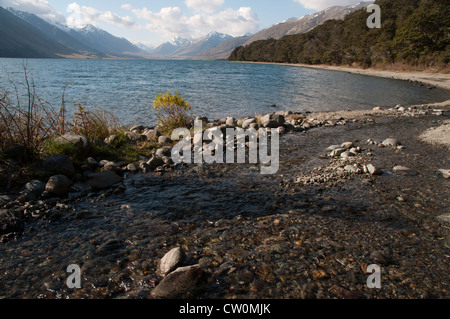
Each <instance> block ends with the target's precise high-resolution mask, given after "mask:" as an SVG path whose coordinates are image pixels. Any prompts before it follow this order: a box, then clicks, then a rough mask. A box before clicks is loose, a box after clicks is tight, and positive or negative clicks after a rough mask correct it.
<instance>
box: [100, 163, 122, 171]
mask: <svg viewBox="0 0 450 319" xmlns="http://www.w3.org/2000/svg"><path fill="white" fill-rule="evenodd" d="M103 170H105V171H112V172H116V173H117V172H120V171H121V169H120V166H119V165H117V164H116V163H114V162H107V163H106V164H105V165H103Z"/></svg>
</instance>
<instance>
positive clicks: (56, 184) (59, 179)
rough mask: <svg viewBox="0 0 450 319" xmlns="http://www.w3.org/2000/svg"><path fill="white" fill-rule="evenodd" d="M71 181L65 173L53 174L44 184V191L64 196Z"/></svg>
mask: <svg viewBox="0 0 450 319" xmlns="http://www.w3.org/2000/svg"><path fill="white" fill-rule="evenodd" d="M72 184H73V182H72V181H71V180H70V179H69V178H68V177H67V176H65V175H55V176H52V177H50V178H49V180H48V182H47V184H46V185H45V191H47V192H49V193H52V194H55V195H58V196H65V195H67V193H68V192H69V187H70V185H72Z"/></svg>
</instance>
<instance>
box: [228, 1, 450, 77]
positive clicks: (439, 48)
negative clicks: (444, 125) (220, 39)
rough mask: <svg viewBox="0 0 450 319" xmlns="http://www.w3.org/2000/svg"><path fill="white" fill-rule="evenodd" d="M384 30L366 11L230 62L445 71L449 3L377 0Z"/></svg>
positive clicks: (262, 45) (449, 55) (256, 46)
mask: <svg viewBox="0 0 450 319" xmlns="http://www.w3.org/2000/svg"><path fill="white" fill-rule="evenodd" d="M375 4H378V5H379V6H380V7H381V19H382V25H381V28H380V29H369V28H368V27H367V23H366V21H367V18H368V17H369V15H370V14H369V13H367V12H366V10H365V9H362V10H358V11H356V12H353V13H351V14H349V15H348V16H347V17H346V18H345V19H344V20H331V21H327V22H325V23H324V24H323V25H320V26H318V27H316V28H315V29H313V30H311V31H309V32H307V33H304V34H297V35H291V36H286V37H283V38H282V39H280V40H274V39H270V40H263V41H256V42H254V43H252V44H250V45H248V46H245V47H243V46H241V47H238V48H236V49H235V50H234V51H233V53H232V54H231V55H230V57H229V60H230V61H253V62H278V63H305V64H330V65H354V64H356V65H360V66H363V67H371V66H380V65H392V64H394V63H398V64H406V65H409V66H421V67H440V68H443V67H446V66H447V65H448V62H449V61H450V49H449V42H450V36H449V34H450V3H449V2H448V0H395V1H394V0H378V1H376V2H375Z"/></svg>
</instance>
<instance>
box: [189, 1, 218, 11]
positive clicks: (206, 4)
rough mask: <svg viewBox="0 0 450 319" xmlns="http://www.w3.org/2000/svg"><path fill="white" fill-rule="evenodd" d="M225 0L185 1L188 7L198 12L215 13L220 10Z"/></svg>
mask: <svg viewBox="0 0 450 319" xmlns="http://www.w3.org/2000/svg"><path fill="white" fill-rule="evenodd" d="M224 2H225V0H185V1H184V3H185V4H186V6H187V7H188V8H191V9H194V10H195V11H198V12H207V13H213V12H215V11H216V10H218V9H219V8H220V7H221V6H222V5H223V4H224Z"/></svg>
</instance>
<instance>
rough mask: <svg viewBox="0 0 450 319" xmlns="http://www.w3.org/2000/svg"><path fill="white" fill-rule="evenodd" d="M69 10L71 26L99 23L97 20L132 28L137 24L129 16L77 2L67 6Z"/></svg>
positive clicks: (68, 19)
mask: <svg viewBox="0 0 450 319" xmlns="http://www.w3.org/2000/svg"><path fill="white" fill-rule="evenodd" d="M67 12H68V13H70V16H69V17H68V18H67V25H68V26H70V27H81V26H83V25H86V24H93V25H97V20H101V21H103V22H107V23H109V24H114V25H117V26H120V27H125V28H132V27H133V26H135V24H136V23H135V21H134V20H133V19H132V18H131V17H129V16H126V17H121V16H119V15H118V14H116V13H114V12H111V11H105V12H101V11H99V10H97V9H95V8H92V7H87V6H80V5H79V4H78V3H76V2H72V3H71V4H69V5H68V6H67Z"/></svg>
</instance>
